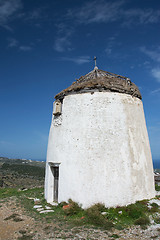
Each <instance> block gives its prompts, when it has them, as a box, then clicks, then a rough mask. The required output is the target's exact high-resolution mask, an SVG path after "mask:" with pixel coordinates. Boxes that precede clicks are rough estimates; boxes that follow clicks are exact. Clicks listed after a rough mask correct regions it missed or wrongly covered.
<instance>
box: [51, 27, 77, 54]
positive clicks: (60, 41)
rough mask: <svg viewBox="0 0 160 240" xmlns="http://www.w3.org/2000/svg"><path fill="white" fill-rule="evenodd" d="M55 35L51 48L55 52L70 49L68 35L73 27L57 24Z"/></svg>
mask: <svg viewBox="0 0 160 240" xmlns="http://www.w3.org/2000/svg"><path fill="white" fill-rule="evenodd" d="M56 27H57V31H58V33H57V37H56V39H55V41H54V45H53V48H54V50H56V51H57V52H64V51H66V50H67V51H71V50H72V47H71V40H70V37H71V35H72V33H73V29H72V28H70V27H67V26H66V25H65V24H63V23H61V24H57V25H56Z"/></svg>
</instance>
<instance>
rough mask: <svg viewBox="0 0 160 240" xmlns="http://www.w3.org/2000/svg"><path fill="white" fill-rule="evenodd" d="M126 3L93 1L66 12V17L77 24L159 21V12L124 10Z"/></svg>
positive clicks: (137, 9) (102, 0)
mask: <svg viewBox="0 0 160 240" xmlns="http://www.w3.org/2000/svg"><path fill="white" fill-rule="evenodd" d="M126 6H127V2H126V1H124V0H121V1H104V0H95V1H90V2H86V3H85V4H84V5H83V6H81V7H79V8H76V9H70V10H68V13H67V16H68V17H69V18H74V19H75V20H76V21H77V22H78V23H84V24H90V23H109V22H115V21H119V20H121V23H122V25H124V24H126V25H128V24H131V23H134V24H147V23H156V22H158V21H159V19H160V11H159V10H157V11H155V10H153V9H147V8H146V9H145V8H143V9H141V8H126Z"/></svg>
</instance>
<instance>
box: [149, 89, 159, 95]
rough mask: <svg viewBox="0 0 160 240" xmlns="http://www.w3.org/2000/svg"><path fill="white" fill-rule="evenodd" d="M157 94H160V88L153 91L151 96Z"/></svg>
mask: <svg viewBox="0 0 160 240" xmlns="http://www.w3.org/2000/svg"><path fill="white" fill-rule="evenodd" d="M156 93H160V88H157V89H155V90H153V91H151V94H156Z"/></svg>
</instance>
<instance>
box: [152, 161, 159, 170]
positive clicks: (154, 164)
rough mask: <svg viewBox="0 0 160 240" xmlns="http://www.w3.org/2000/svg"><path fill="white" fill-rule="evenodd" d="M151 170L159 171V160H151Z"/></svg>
mask: <svg viewBox="0 0 160 240" xmlns="http://www.w3.org/2000/svg"><path fill="white" fill-rule="evenodd" d="M153 168H154V169H160V160H157V159H156V160H155V159H153Z"/></svg>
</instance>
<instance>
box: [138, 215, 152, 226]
mask: <svg viewBox="0 0 160 240" xmlns="http://www.w3.org/2000/svg"><path fill="white" fill-rule="evenodd" d="M149 223H150V221H149V218H148V217H147V216H144V217H140V218H138V219H136V220H135V221H134V224H135V225H140V226H141V225H147V224H149Z"/></svg>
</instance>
